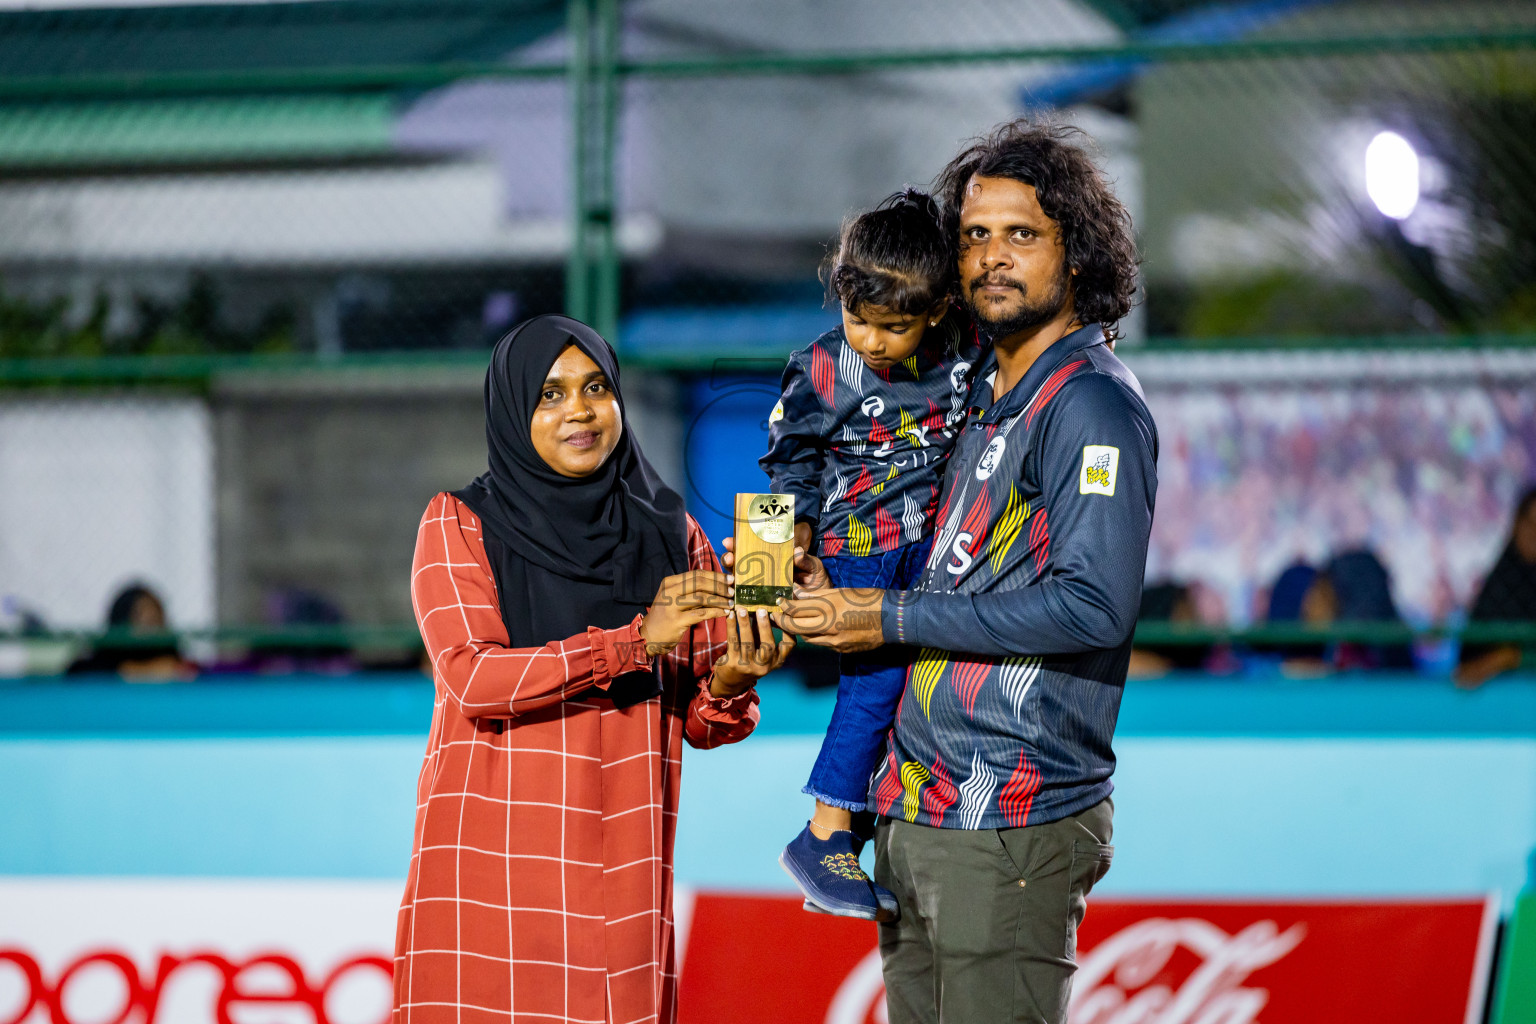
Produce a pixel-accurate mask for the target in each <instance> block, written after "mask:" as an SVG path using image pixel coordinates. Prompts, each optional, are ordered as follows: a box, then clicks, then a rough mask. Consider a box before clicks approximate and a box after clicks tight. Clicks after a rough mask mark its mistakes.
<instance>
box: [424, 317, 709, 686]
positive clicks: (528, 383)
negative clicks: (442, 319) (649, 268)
mask: <svg viewBox="0 0 1536 1024" xmlns="http://www.w3.org/2000/svg"><path fill="white" fill-rule="evenodd" d="M571 345H575V346H576V347H577V348H579V349H581V351H583V352H585V353H586V354H587V356H588V357H589V358H590V359H591V360H592V361H593V362H594V363H596V364H597V366H598V368H599V369H601V370H602V371H603V373H604V374H605V375H606V376H607V378H608V383H609V385H610V386H611V387H612V389H613V394H614V397H615V398H616V399H617V400H618V403H619V419H620V422H621V423H622V427H623V434H622V436H621V437H620V438H619V443H618V445H617V446H616V447H615V448H614V450H613V453H612V454H611V455H610V456H609V457H608V460H607V461H606V462H604V463H603V465H602V466H601V468H599V469H598V470H597V471H596V472H595V473H592V474H591V475H590V476H585V477H580V478H572V477H567V476H562V475H561V474H559V473H557V472H555V470H554V469H552V468H551V467H550V466H549V464H548V463H546V462H545V461H544V460H543V458H542V457H540V455H539V453H538V451H537V449H535V447H534V444H533V435H532V421H533V414H534V411H535V410H536V409H537V407H538V403H539V400H540V396H541V395H542V393H543V391H544V381H545V380H546V378H547V377H548V375H549V370H550V367H551V366H553V365H554V362H555V360H556V359H558V358H559V357H560V353H561V352H563V351H565V349H566V348H567V347H568V346H571ZM485 436H486V442H487V447H488V448H489V456H490V459H489V463H490V469H489V471H488V472H486V473H484V474H482V475H480V476H479V477H477V478H476V479H475V480H474V481H473V482H472V483H470V484H469V485H468V486H467V487H464V488H463V489H461V490H458V491H455V492H453V493H454V496H455V497H457V498H458V499H459V500H461V501H463V502H464V504H466V505H468V506H469V507H470V509H471V510H472V511H473V512H474V513H475V515H477V516H479V517H480V522H481V523H482V525H483V527H484V531H485V535H484V538H483V539H484V541H485V547H486V555H487V558H488V559H489V561H490V563H491V569H492V572H493V573H494V575H495V577H496V594H497V597H498V599H499V601H500V604H501V618H502V622H504V623H505V624H506V627H507V636H508V637H509V638H510V641H511V644H512V646H513V647H538V646H542V645H544V644H546V643H550V642H552V641H557V640H564V639H566V638H567V637H571V636H576V635H578V634H580V633H582V632H584V631H585V630H586V629H587V628H588V627H589V626H596V627H598V628H599V629H614V628H617V627H619V626H623V625H625V624H626V623H628V622H629V621H630V620H631V619H633V618H634V617H635V616H636V615H637V614H639V613H640V612H642V611H644V610H645V608H646V607H647V606H648V605H649V604H650V603H651V600H652V598H653V597H655V594H656V589H657V587H658V586H659V585H660V584H661V581H662V580H663V579H664V578H665V577H667V576H670V575H673V574H675V573H680V572H683V571H684V570H686V569H687V566H688V558H687V534H688V527H687V516H686V513H685V512H684V510H683V499H682V497H681V496H680V495H679V494H678V493H677V492H676V491H674V490H672V489H671V488H669V487H668V486H667V485H666V484H664V483H662V481H661V478H660V477H659V476H658V475H657V473H656V470H655V469H654V468H653V467H652V466H651V464H650V462H648V461H647V460H646V458H645V455H644V454H643V453H642V452H641V451H640V446H639V445H638V444H636V443H635V440H634V433H633V431H631V430H630V425H629V420H628V417H627V416H626V415H625V414H624V399H623V396H622V394H621V392H620V391H619V367H618V362H617V360H616V359H615V357H614V353H613V349H612V348H611V347H610V346H609V345H608V343H607V342H606V341H604V340H603V339H602V337H601V336H600V335H599V334H598V333H597V332H596V331H594V330H592V328H590V327H588V326H587V325H585V324H583V323H581V322H580V321H577V320H573V319H571V318H570V317H565V316H540V317H535V318H534V319H532V320H528V321H525V322H524V323H522V324H519V325H518V326H517V327H515V328H513V330H512V331H511V332H510V333H509V334H507V335H506V336H505V337H503V338H502V339H501V340H500V341H499V342H497V343H496V348H495V351H494V352H492V354H491V365H490V368H489V369H488V370H487V371H486V374H485ZM632 675H642V674H641V673H632ZM643 675H644V676H645V677H646V679H647V680H649V682H645V681H642V680H638V679H621V680H615V683H616V685H615V686H614V687H610V695H611V696H613V697H614V699H615V703H620V702H621V701H622V702H625V703H633V702H634V700H643V699H645V698H646V697H649V696H651V695H652V694H653V693H654V692H656V688H657V685H658V684H656V683H655V677H654V673H643ZM641 691H646V692H643V693H642V692H641ZM629 698H633V699H629Z"/></svg>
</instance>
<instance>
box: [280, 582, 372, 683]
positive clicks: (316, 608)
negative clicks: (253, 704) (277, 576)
mask: <svg viewBox="0 0 1536 1024" xmlns="http://www.w3.org/2000/svg"><path fill="white" fill-rule="evenodd" d="M266 606H267V607H266V612H267V621H268V622H270V623H272V624H273V625H277V626H336V627H340V626H343V625H345V624H346V621H347V618H346V616H345V615H344V614H342V611H341V608H340V606H339V605H337V604H336V602H335V601H333V600H331V599H330V598H329V597H326V596H325V595H324V594H320V593H316V592H315V591H313V590H305V589H303V588H300V587H281V588H278V589H275V590H271V591H269V592H268V593H267V600H266ZM337 632H340V630H337ZM255 660H256V665H255V668H256V670H257V671H259V672H270V673H277V672H320V673H324V674H327V675H346V674H348V673H350V672H354V671H356V670H357V662H356V660H355V659H354V658H353V656H352V648H351V647H350V646H348V645H347V643H346V641H345V639H342V641H341V642H340V643H325V644H313V643H311V644H293V645H292V646H284V647H269V648H267V649H266V650H264V651H262V652H261V654H260V655H259V656H258V657H257V658H256V659H255Z"/></svg>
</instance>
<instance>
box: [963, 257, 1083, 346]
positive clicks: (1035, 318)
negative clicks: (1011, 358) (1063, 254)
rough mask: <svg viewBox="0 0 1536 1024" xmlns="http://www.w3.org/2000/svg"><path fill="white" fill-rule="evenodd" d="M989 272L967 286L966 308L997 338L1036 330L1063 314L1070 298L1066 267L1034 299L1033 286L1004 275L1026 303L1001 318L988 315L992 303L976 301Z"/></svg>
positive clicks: (989, 333) (983, 328)
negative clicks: (1047, 289) (1030, 289)
mask: <svg viewBox="0 0 1536 1024" xmlns="http://www.w3.org/2000/svg"><path fill="white" fill-rule="evenodd" d="M990 276H991V275H989V274H977V275H976V276H975V277H973V278H971V280H970V282H969V283H968V284H967V286H966V289H965V308H966V309H968V310H970V312H971V316H972V317H974V318H975V320H976V323H977V324H978V325H980V327H981V329H982V331H983V332H984V333H985V334H986V335H987V336H988V337H990V338H991V339H992V340H993V341H998V340H1000V339H1002V338H1007V337H1010V336H1011V335H1015V334H1019V333H1020V332H1023V331H1028V330H1033V329H1034V328H1036V327H1040V326H1042V325H1043V324H1048V323H1050V322H1051V321H1052V320H1054V319H1056V317H1057V316H1059V315H1060V314H1061V311H1062V309H1063V308H1064V307H1065V306H1066V304H1067V300H1068V298H1069V294H1068V293H1069V290H1070V288H1071V281H1070V279H1069V277H1068V276H1067V273H1066V269H1065V268H1063V269H1062V270H1060V271H1058V272H1057V274H1056V280H1055V282H1053V284H1052V286H1051V289H1050V291H1049V292H1047V293H1046V294H1045V295H1043V296H1041V297H1040V298H1039V299H1031V298H1030V294H1029V289H1028V288H1027V287H1026V286H1025V285H1024V283H1023V282H1021V281H1015V280H1013V279H1012V278H1004V279H1002V280H1004V281H1006V282H1007V283H1008V284H1011V285H1013V286H1014V287H1016V288H1018V289H1019V291H1020V293H1022V296H1023V299H1024V303H1023V305H1021V306H1020V307H1019V308H1018V309H1017V310H1015V311H1014V312H1013V313H1012V314H1010V315H1008V316H1005V317H1003V318H1001V319H993V318H992V317H991V316H989V315H988V306H987V305H986V304H985V303H978V302H977V301H976V297H975V296H976V289H977V288H980V287H981V286H982V285H984V284H986V283H987V280H988V278H989V277H990Z"/></svg>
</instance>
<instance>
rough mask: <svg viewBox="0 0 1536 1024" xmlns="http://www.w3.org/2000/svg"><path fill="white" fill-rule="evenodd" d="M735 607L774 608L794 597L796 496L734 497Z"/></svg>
mask: <svg viewBox="0 0 1536 1024" xmlns="http://www.w3.org/2000/svg"><path fill="white" fill-rule="evenodd" d="M735 534H736V568H735V575H736V604H737V605H738V606H739V607H747V608H763V607H767V608H774V607H777V606H778V601H779V598H781V597H786V598H787V597H790V596H792V594H793V590H792V583H793V581H794V566H795V497H794V495H792V494H738V495H736V530H735Z"/></svg>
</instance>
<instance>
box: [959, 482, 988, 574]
mask: <svg viewBox="0 0 1536 1024" xmlns="http://www.w3.org/2000/svg"><path fill="white" fill-rule="evenodd" d="M991 520H992V492H991V490H990V489H988V488H986V487H983V488H981V490H980V491H978V492H977V494H976V504H974V505H972V506H971V508H970V511H969V512H967V513H966V514H965V519H964V521H962V522H961V523H960V532H961V533H968V534H970V535H971V543H970V545H969V548H970V551H971V553H972V554H973V555H978V556H979V553H980V551H981V547H982V544H983V543H984V542H985V541H986V539H987V527H988V526H990V525H991ZM957 578H958V577H957Z"/></svg>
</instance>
